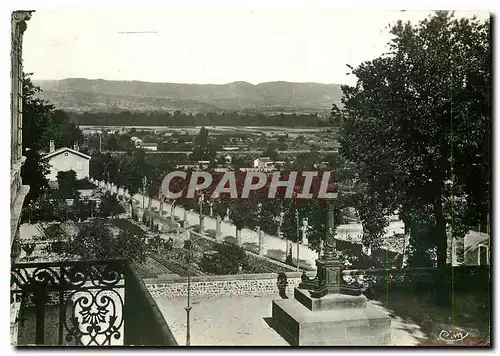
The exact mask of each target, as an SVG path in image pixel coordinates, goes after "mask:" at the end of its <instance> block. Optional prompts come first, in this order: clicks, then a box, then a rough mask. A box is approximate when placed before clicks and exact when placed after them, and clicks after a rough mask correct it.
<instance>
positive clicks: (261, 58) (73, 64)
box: [23, 9, 488, 84]
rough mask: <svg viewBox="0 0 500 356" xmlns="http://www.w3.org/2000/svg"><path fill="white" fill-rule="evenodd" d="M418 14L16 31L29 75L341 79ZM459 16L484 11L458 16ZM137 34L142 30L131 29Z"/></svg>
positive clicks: (70, 24) (49, 24)
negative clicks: (393, 27) (393, 26)
mask: <svg viewBox="0 0 500 356" xmlns="http://www.w3.org/2000/svg"><path fill="white" fill-rule="evenodd" d="M428 14H429V13H428V12H423V11H406V12H399V11H382V10H377V11H375V10H366V11H364V12H360V11H339V10H333V9H323V10H320V9H310V10H304V9H277V10H271V9H256V10H243V9H227V10H222V9H199V10H194V9H158V10H142V11H141V10H137V9H129V10H127V9H124V10H103V9H99V10H97V9H96V10H89V9H79V10H68V11H62V10H51V11H48V10H37V11H36V12H35V13H34V14H33V17H32V18H31V20H30V21H29V23H28V30H27V31H26V33H25V37H24V48H23V52H24V54H23V55H24V66H25V71H26V72H33V73H34V76H33V77H34V78H35V79H63V78H74V77H78V78H89V79H96V78H102V79H108V80H141V81H151V82H178V83H229V82H233V81H247V82H250V83H253V84H257V83H260V82H266V81H275V80H285V81H295V82H320V83H346V84H352V83H353V82H354V78H353V77H352V76H348V75H347V72H348V68H347V67H346V64H351V65H357V64H359V63H361V62H362V61H365V60H369V59H373V58H375V57H377V56H379V55H380V54H382V53H383V52H384V50H385V45H386V43H387V42H388V40H389V38H390V37H389V34H388V30H387V29H386V27H387V25H388V24H390V23H394V22H395V21H397V20H398V19H401V20H405V21H407V20H410V21H412V22H413V21H418V20H421V19H423V18H425V17H426V16H427V15H428ZM456 14H457V15H458V16H472V15H474V14H478V15H479V16H480V17H487V16H488V14H487V13H471V12H467V13H464V12H457V13H456ZM134 32H145V33H134Z"/></svg>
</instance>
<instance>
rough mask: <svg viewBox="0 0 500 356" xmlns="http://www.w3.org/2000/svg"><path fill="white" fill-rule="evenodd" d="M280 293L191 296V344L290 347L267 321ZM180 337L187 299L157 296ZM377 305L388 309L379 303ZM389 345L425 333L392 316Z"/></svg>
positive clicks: (181, 341)
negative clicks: (276, 294) (273, 303)
mask: <svg viewBox="0 0 500 356" xmlns="http://www.w3.org/2000/svg"><path fill="white" fill-rule="evenodd" d="M274 299H279V297H278V296H273V295H270V296H227V297H210V298H208V297H199V296H195V297H192V306H193V309H192V310H191V345H192V346H289V344H288V343H287V342H286V341H285V340H284V339H283V338H282V337H281V336H280V335H279V334H278V333H277V332H276V331H275V330H274V329H273V328H271V327H270V326H269V324H268V323H267V322H266V319H267V318H270V317H271V316H272V310H271V309H272V300H274ZM155 301H156V303H157V305H158V307H159V309H160V311H161V312H162V314H163V317H164V318H165V321H166V322H167V324H168V325H169V327H170V328H171V330H172V333H173V334H174V337H175V339H176V340H177V342H178V344H179V346H183V345H186V312H185V310H184V307H185V306H186V298H171V299H166V298H161V297H160V298H155ZM374 304H375V305H376V308H380V309H382V310H384V311H385V312H388V311H387V310H386V309H385V308H384V307H383V306H381V305H380V303H374ZM391 319H392V320H391V330H392V333H391V344H390V346H415V345H418V344H419V342H420V340H422V339H425V335H424V334H423V333H422V331H421V330H420V327H419V326H417V325H415V324H412V323H408V322H405V321H403V320H402V319H401V318H399V317H397V316H391Z"/></svg>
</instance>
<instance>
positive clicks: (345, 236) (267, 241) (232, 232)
mask: <svg viewBox="0 0 500 356" xmlns="http://www.w3.org/2000/svg"><path fill="white" fill-rule="evenodd" d="M133 198H134V199H135V200H136V201H137V202H138V203H139V206H141V207H142V199H143V196H142V195H141V194H140V193H138V194H135V195H134V196H133ZM144 201H145V206H146V207H147V206H148V201H149V198H147V197H146V198H145V199H144ZM151 206H152V207H153V208H156V209H159V208H160V201H159V200H158V199H153V200H152V202H151ZM170 210H171V205H170V204H164V205H163V211H164V212H166V213H167V214H170ZM174 214H175V216H177V217H178V218H179V219H181V220H183V219H184V208H182V207H180V206H176V207H175V212H174ZM187 219H188V223H189V225H199V214H198V213H196V212H194V211H191V212H189V213H188V215H187ZM215 225H216V220H215V218H212V217H209V216H205V218H204V228H205V231H207V230H215ZM362 232H363V227H362V225H361V224H347V225H340V226H338V227H337V237H338V238H339V239H342V240H350V241H353V242H359V241H360V239H361V235H362ZM395 232H398V233H402V232H404V226H403V224H402V222H399V221H396V222H393V223H391V224H390V225H389V227H388V229H387V235H393V234H394V233H395ZM226 236H236V227H235V226H234V225H233V224H232V223H231V221H228V220H225V221H223V222H222V223H221V237H222V238H224V237H226ZM241 241H242V243H243V244H244V243H253V244H255V245H256V246H258V245H259V236H258V233H257V232H256V231H253V230H250V229H246V228H245V229H242V230H241ZM285 248H286V242H285V240H284V239H280V238H279V237H277V236H273V235H269V234H266V233H264V254H265V255H266V254H268V252H270V251H271V253H270V254H272V255H274V256H277V255H278V256H279V255H282V256H283V260H284V256H285ZM273 250H274V251H273ZM292 257H293V258H294V259H295V258H297V245H296V244H292ZM317 258H318V253H317V252H315V251H313V250H310V249H309V248H308V247H307V246H305V245H300V246H299V259H300V260H304V261H306V263H308V264H309V265H310V266H311V267H312V268H314V269H315V268H316V267H315V266H316V265H315V261H316V259H317Z"/></svg>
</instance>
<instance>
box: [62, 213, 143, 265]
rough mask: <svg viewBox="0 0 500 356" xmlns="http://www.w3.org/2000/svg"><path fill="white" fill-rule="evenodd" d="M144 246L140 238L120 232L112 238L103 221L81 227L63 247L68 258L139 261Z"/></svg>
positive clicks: (141, 257)
mask: <svg viewBox="0 0 500 356" xmlns="http://www.w3.org/2000/svg"><path fill="white" fill-rule="evenodd" d="M145 251H146V245H145V242H144V239H143V237H142V236H138V235H135V234H133V233H132V232H130V231H122V232H121V233H120V234H118V236H113V233H112V232H111V230H110V229H109V228H108V227H107V225H106V223H105V222H104V221H103V220H96V221H93V222H92V223H86V224H84V225H83V226H82V228H81V229H80V231H79V233H78V234H77V235H76V236H75V237H74V238H73V239H71V240H70V241H68V243H67V244H66V246H65V252H66V253H67V254H68V255H70V256H79V257H80V258H81V259H82V260H110V259H132V260H137V261H141V260H143V258H144V256H145Z"/></svg>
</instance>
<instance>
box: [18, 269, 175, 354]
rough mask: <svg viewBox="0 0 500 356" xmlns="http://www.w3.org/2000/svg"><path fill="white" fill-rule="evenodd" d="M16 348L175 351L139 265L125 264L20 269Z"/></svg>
mask: <svg viewBox="0 0 500 356" xmlns="http://www.w3.org/2000/svg"><path fill="white" fill-rule="evenodd" d="M11 303H12V305H19V304H20V305H21V307H20V310H19V313H18V318H17V323H18V325H17V328H16V329H17V331H18V335H17V337H16V339H17V340H15V342H16V341H17V345H18V346H29V345H45V346H57V345H59V346H176V345H177V342H176V340H175V338H174V337H173V335H172V332H171V330H170V328H169V327H168V325H167V323H166V322H165V320H164V318H163V316H162V314H161V312H160V310H159V309H158V307H157V305H156V303H155V301H154V300H153V299H152V297H151V295H150V293H149V292H148V290H147V288H146V286H145V285H144V283H143V281H142V279H141V278H140V277H139V275H138V273H137V271H136V268H135V265H134V264H133V263H132V262H129V261H124V260H110V261H92V262H88V261H77V262H57V263H18V264H14V265H12V267H11Z"/></svg>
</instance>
